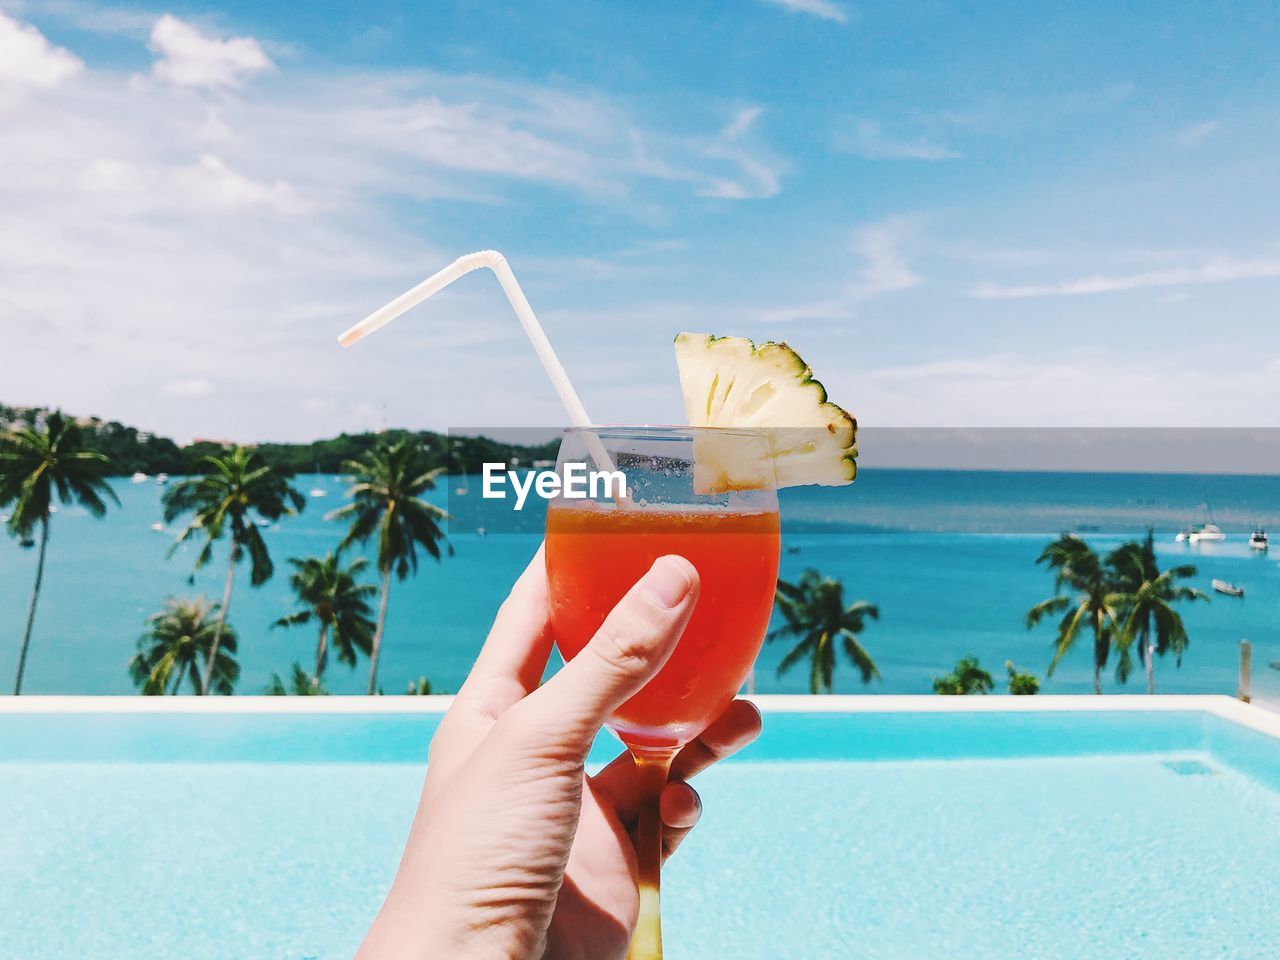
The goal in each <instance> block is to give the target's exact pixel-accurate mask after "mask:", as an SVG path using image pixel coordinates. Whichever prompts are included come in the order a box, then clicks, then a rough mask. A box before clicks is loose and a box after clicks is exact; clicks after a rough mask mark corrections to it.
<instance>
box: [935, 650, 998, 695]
mask: <svg viewBox="0 0 1280 960" xmlns="http://www.w3.org/2000/svg"><path fill="white" fill-rule="evenodd" d="M995 685H996V682H995V680H994V679H993V678H992V676H991V674H989V673H987V671H985V670H983V669H982V667H980V666H979V665H978V658H977V657H975V656H972V655H970V656H967V657H961V658H960V659H959V660H957V661H956V665H955V667H954V668H953V669H952V671H951V672H950V673H948V674H946V675H945V676H941V677H937V678H935V679H934V681H933V692H934V693H940V694H944V695H947V696H969V695H972V694H982V695H986V694H988V693H990V692H991V691H992V690H993V689H994V688H995Z"/></svg>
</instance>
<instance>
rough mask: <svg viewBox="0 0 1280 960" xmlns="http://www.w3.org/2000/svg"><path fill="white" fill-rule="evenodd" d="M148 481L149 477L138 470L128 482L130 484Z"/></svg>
mask: <svg viewBox="0 0 1280 960" xmlns="http://www.w3.org/2000/svg"><path fill="white" fill-rule="evenodd" d="M150 479H151V478H150V477H148V476H147V475H146V474H145V473H143V472H142V471H141V470H139V471H138V472H137V473H135V474H134V475H133V476H132V477H130V478H129V482H130V483H146V482H147V481H148V480H150Z"/></svg>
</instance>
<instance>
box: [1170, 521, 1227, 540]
mask: <svg viewBox="0 0 1280 960" xmlns="http://www.w3.org/2000/svg"><path fill="white" fill-rule="evenodd" d="M1174 539H1175V540H1177V541H1178V543H1221V542H1222V541H1223V540H1225V539H1227V535H1226V534H1225V533H1223V532H1222V531H1221V530H1220V529H1218V526H1217V524H1213V523H1201V524H1197V525H1196V526H1194V527H1188V528H1187V529H1186V530H1183V531H1182V532H1181V533H1179V534H1178V535H1177V537H1175V538H1174Z"/></svg>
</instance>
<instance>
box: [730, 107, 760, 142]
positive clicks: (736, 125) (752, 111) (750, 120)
mask: <svg viewBox="0 0 1280 960" xmlns="http://www.w3.org/2000/svg"><path fill="white" fill-rule="evenodd" d="M763 112H764V108H763V107H759V106H756V107H744V108H743V109H741V110H739V111H738V113H737V114H736V115H735V116H734V118H733V119H732V120H730V121H729V124H728V126H726V127H725V128H724V130H723V131H721V134H720V135H721V136H722V137H724V138H725V139H726V140H738V139H740V138H741V137H742V136H743V134H745V133H747V132H748V131H749V130H750V129H751V128H752V127H754V126H755V124H756V121H757V120H759V119H760V114H762V113H763Z"/></svg>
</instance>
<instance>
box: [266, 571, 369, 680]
mask: <svg viewBox="0 0 1280 960" xmlns="http://www.w3.org/2000/svg"><path fill="white" fill-rule="evenodd" d="M289 563H290V564H291V565H292V566H293V574H292V575H291V576H290V577H289V586H291V587H292V588H293V592H294V593H295V594H296V595H297V597H298V603H299V605H300V606H301V607H302V609H301V610H299V611H298V612H297V613H295V614H293V615H292V616H288V617H281V618H280V619H279V620H277V621H276V622H275V624H274V626H277V627H290V626H299V625H302V624H306V623H310V622H311V621H312V619H314V620H315V621H316V622H317V623H318V624H319V625H320V635H319V637H318V638H317V640H316V667H315V671H314V672H313V673H312V674H311V678H312V680H313V681H314V682H315V683H316V684H319V683H320V681H321V679H323V677H324V671H325V667H326V666H327V665H328V661H329V650H330V648H332V649H333V650H335V651H336V652H337V655H338V662H339V663H345V664H347V666H350V667H354V666H355V665H356V655H357V654H358V653H363V654H365V655H366V656H367V655H368V654H369V651H370V649H371V648H372V645H373V631H374V627H375V623H374V620H373V608H372V607H371V606H370V605H369V597H371V596H373V594H375V593H377V588H376V587H375V586H373V584H369V583H361V582H360V581H359V575H360V572H361V571H362V570H363V569H364V568H365V567H367V566H368V565H369V561H368V560H365V559H363V558H361V559H356V560H353V561H351V563H349V564H348V565H347V566H346V567H343V565H342V562H341V560H340V559H339V557H338V554H336V553H326V554H325V555H324V556H323V557H308V558H307V559H305V560H300V559H298V558H297V557H290V558H289Z"/></svg>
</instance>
